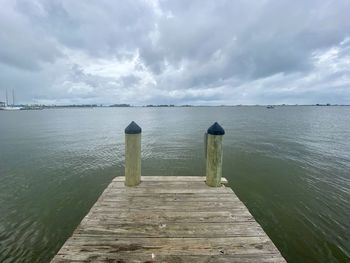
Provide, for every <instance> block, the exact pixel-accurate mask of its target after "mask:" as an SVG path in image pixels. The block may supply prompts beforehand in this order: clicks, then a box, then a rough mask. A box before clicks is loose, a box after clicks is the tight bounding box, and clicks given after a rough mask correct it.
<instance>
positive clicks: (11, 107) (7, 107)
mask: <svg viewBox="0 0 350 263" xmlns="http://www.w3.org/2000/svg"><path fill="white" fill-rule="evenodd" d="M21 109H22V108H21V107H14V106H5V107H1V108H0V110H21Z"/></svg>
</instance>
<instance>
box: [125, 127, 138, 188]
mask: <svg viewBox="0 0 350 263" xmlns="http://www.w3.org/2000/svg"><path fill="white" fill-rule="evenodd" d="M140 182H141V127H140V126H138V125H137V124H136V123H135V122H134V121H132V122H131V123H130V124H129V126H128V127H126V128H125V185H126V186H135V185H138V184H139V183H140Z"/></svg>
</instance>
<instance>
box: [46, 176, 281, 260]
mask: <svg viewBox="0 0 350 263" xmlns="http://www.w3.org/2000/svg"><path fill="white" fill-rule="evenodd" d="M222 182H223V183H226V180H225V179H222ZM66 262H108V263H111V262H115V263H117V262H118V263H126V262H132V263H136V262H137V263H139V262H144V263H146V262H203V263H204V262H206V263H207V262H213V263H224V262H242V263H247V262H286V261H285V260H284V259H283V257H282V256H281V254H280V253H279V251H278V250H277V248H276V247H275V245H274V244H273V243H272V241H271V240H270V239H269V237H268V236H267V235H266V234H265V232H264V231H263V230H262V228H261V227H260V226H259V224H258V223H257V222H256V221H255V220H254V218H253V217H252V215H251V214H250V213H249V211H248V209H247V208H246V207H245V206H244V204H243V203H242V202H241V201H240V200H239V199H238V198H237V196H236V195H235V194H234V192H233V191H232V190H231V189H230V188H229V187H225V186H224V184H223V185H222V186H221V187H209V186H207V185H206V184H205V177H187V176H183V177H178V176H161V177H154V176H145V177H142V182H141V184H139V185H138V186H136V187H127V186H124V177H116V178H115V179H114V180H113V181H112V183H111V184H110V185H109V186H108V188H107V189H106V190H105V191H104V193H103V194H102V195H101V197H100V198H99V199H98V201H97V202H96V204H95V205H94V206H93V207H92V208H91V210H90V212H89V213H88V214H87V215H86V216H85V218H84V219H83V221H82V222H81V223H80V225H79V227H78V228H77V229H76V230H75V231H74V233H73V235H72V236H71V237H70V238H69V239H68V240H67V242H66V243H65V244H64V245H63V247H62V248H61V250H60V251H59V252H58V254H57V255H56V256H55V257H54V259H53V260H52V263H66Z"/></svg>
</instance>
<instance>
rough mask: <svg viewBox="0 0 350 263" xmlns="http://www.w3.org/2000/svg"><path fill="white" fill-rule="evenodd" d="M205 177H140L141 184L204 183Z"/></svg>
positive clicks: (118, 179)
mask: <svg viewBox="0 0 350 263" xmlns="http://www.w3.org/2000/svg"><path fill="white" fill-rule="evenodd" d="M205 180H206V178H205V176H141V181H142V182H147V181H156V182H160V181H166V182H169V181H170V182H205ZM124 181H125V177H124V176H117V177H115V178H114V179H113V182H124ZM221 183H222V184H227V183H228V181H227V179H226V178H224V177H222V178H221Z"/></svg>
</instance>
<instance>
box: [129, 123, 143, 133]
mask: <svg viewBox="0 0 350 263" xmlns="http://www.w3.org/2000/svg"><path fill="white" fill-rule="evenodd" d="M125 133H126V134H139V133H141V127H140V126H138V125H137V124H136V122H134V121H132V122H130V124H129V125H128V127H126V128H125Z"/></svg>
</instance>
